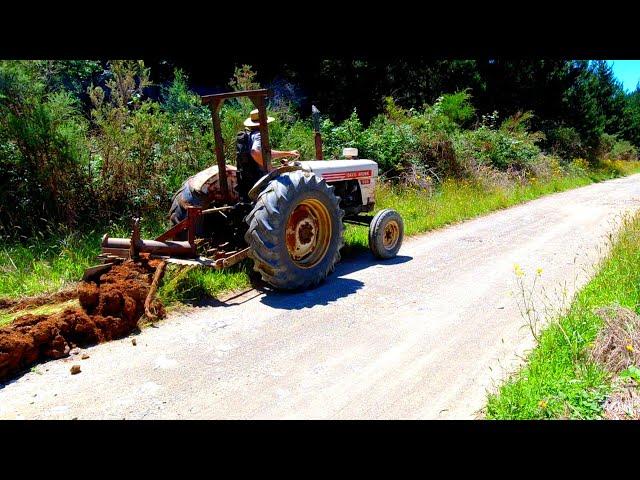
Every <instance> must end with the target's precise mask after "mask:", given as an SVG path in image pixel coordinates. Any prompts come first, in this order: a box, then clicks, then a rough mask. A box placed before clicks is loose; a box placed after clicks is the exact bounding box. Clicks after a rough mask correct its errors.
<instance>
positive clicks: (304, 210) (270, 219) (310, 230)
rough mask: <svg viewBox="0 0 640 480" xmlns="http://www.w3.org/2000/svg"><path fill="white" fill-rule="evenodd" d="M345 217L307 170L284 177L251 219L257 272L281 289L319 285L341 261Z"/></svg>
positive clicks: (270, 186) (258, 202)
mask: <svg viewBox="0 0 640 480" xmlns="http://www.w3.org/2000/svg"><path fill="white" fill-rule="evenodd" d="M343 216H344V211H343V210H342V209H341V208H340V206H339V199H338V197H336V196H335V195H334V193H333V186H330V185H327V183H326V182H325V181H324V180H322V179H320V178H318V177H317V176H315V175H314V174H312V173H310V172H304V171H302V170H297V171H294V172H287V173H283V174H281V175H279V176H278V177H276V178H275V179H273V180H272V181H271V182H269V184H268V185H267V187H266V188H265V189H264V190H263V191H262V193H261V194H260V195H259V196H258V199H257V200H256V205H255V207H254V208H253V210H252V211H251V212H250V213H249V215H247V217H246V219H245V221H246V222H247V224H248V226H249V228H248V230H247V232H246V234H245V240H246V242H247V244H248V245H249V247H250V250H249V255H250V256H251V258H253V261H254V270H256V271H257V272H259V273H260V274H261V276H262V279H263V280H264V281H265V282H267V283H269V284H270V285H272V286H273V287H275V288H278V289H283V290H293V289H304V288H309V287H313V286H315V285H317V284H318V283H320V282H321V281H322V280H324V279H325V278H326V276H327V275H328V274H329V273H330V272H332V271H333V270H334V268H335V265H336V264H337V263H338V262H339V261H340V249H341V248H342V245H343V244H344V239H343V233H344V226H343V224H342V217H343Z"/></svg>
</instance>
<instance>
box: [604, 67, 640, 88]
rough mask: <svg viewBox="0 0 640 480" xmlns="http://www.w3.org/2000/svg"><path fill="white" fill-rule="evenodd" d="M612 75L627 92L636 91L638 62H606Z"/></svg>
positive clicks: (638, 73) (639, 80) (638, 80)
mask: <svg viewBox="0 0 640 480" xmlns="http://www.w3.org/2000/svg"><path fill="white" fill-rule="evenodd" d="M607 63H609V65H611V68H612V69H613V73H614V74H615V76H616V77H617V78H618V80H620V81H621V82H622V86H623V87H624V89H625V90H627V91H633V90H635V89H636V85H637V84H638V82H640V60H607Z"/></svg>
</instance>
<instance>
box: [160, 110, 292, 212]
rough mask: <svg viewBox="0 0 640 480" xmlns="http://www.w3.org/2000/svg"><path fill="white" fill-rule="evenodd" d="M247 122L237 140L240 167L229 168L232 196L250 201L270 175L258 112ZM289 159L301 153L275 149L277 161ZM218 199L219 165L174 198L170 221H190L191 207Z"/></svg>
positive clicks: (188, 183) (189, 182) (194, 178)
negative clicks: (258, 184) (256, 187)
mask: <svg viewBox="0 0 640 480" xmlns="http://www.w3.org/2000/svg"><path fill="white" fill-rule="evenodd" d="M274 120H275V119H274V118H273V117H267V124H269V123H271V122H273V121H274ZM243 123H244V126H245V129H244V130H243V131H241V132H238V135H237V138H236V155H237V157H236V166H233V165H227V166H226V171H227V183H228V185H229V194H230V195H231V199H232V200H236V201H238V200H241V201H248V200H249V199H248V193H249V190H251V187H253V185H255V183H256V182H257V181H258V180H260V178H261V177H262V176H263V175H266V173H267V169H266V167H265V164H264V159H263V158H262V143H261V135H260V129H259V127H260V120H259V113H258V109H255V110H252V111H251V113H250V114H249V116H248V117H247V119H246V120H245V121H244V122H243ZM285 157H294V158H299V157H300V153H299V152H298V150H271V158H272V159H273V160H275V159H279V158H285ZM215 200H222V195H221V191H220V184H219V179H218V166H217V165H213V166H211V167H209V168H207V169H205V170H202V171H201V172H199V173H198V174H196V175H194V176H192V177H190V178H189V179H187V181H186V182H184V184H183V185H182V187H181V188H180V190H179V191H178V192H177V193H176V195H175V196H174V197H173V204H172V206H171V211H170V213H169V218H170V220H171V222H172V223H173V224H176V223H178V222H180V221H181V220H184V218H186V208H187V206H189V205H192V206H202V205H206V204H208V203H209V202H211V201H215Z"/></svg>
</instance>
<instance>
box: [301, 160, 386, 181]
mask: <svg viewBox="0 0 640 480" xmlns="http://www.w3.org/2000/svg"><path fill="white" fill-rule="evenodd" d="M300 163H301V164H302V165H303V166H304V167H305V168H308V169H310V170H311V171H312V172H313V173H315V174H316V175H318V176H321V177H322V178H324V179H325V180H326V181H328V182H335V181H339V180H351V179H361V178H369V179H373V178H376V177H377V176H378V164H377V163H376V162H374V161H373V160H310V161H306V162H300Z"/></svg>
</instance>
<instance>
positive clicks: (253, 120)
mask: <svg viewBox="0 0 640 480" xmlns="http://www.w3.org/2000/svg"><path fill="white" fill-rule="evenodd" d="M274 120H275V118H273V117H267V123H271V122H273V121H274ZM259 125H260V115H259V114H258V109H257V108H256V109H255V110H251V113H250V114H249V117H248V118H247V119H246V120H245V121H244V126H245V127H258V126H259Z"/></svg>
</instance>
